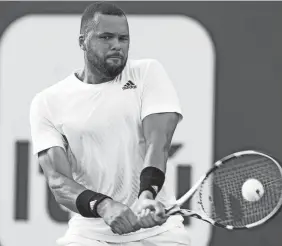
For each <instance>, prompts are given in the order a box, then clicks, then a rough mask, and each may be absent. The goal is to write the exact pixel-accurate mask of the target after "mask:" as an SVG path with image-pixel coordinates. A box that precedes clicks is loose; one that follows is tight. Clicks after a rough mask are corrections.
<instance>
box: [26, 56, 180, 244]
mask: <svg viewBox="0 0 282 246" xmlns="http://www.w3.org/2000/svg"><path fill="white" fill-rule="evenodd" d="M162 112H177V113H179V114H180V115H181V117H182V114H181V109H180V105H179V100H178V96H177V93H176V91H175V88H174V86H173V84H172V82H171V80H170V79H169V77H168V75H167V73H166V72H165V70H164V68H163V67H162V65H161V64H160V63H159V62H158V61H156V60H152V59H143V60H128V62H127V65H126V67H125V68H124V70H123V72H122V73H121V74H120V75H119V76H117V77H116V78H115V79H114V80H113V81H109V82H106V83H102V84H86V83H83V82H81V81H80V80H79V79H77V77H76V76H75V74H74V73H72V74H71V75H70V76H68V77H67V78H66V79H64V80H62V81H60V82H58V83H56V84H54V85H53V86H51V87H49V88H47V89H45V90H43V91H42V92H40V93H38V94H37V95H36V96H35V97H34V99H33V101H32V104H31V110H30V123H31V136H32V143H33V154H37V153H38V152H40V151H42V150H44V149H48V148H51V147H54V146H60V147H62V148H64V149H65V151H66V152H67V154H68V157H69V161H70V164H71V169H72V174H73V178H74V180H75V181H76V182H77V183H79V184H81V185H83V186H85V187H86V188H88V189H91V190H94V191H97V192H100V193H104V194H106V195H108V196H110V197H112V198H113V199H114V200H116V201H119V202H121V203H123V204H126V205H128V206H129V207H131V208H132V209H133V210H135V209H136V207H135V203H136V201H137V195H138V191H139V177H140V172H141V170H142V169H143V168H144V157H145V154H146V153H145V140H144V136H143V133H142V120H143V119H144V118H145V117H146V116H148V115H150V114H154V113H162ZM169 176H170V174H169V173H166V181H165V183H164V186H163V188H162V190H161V191H160V193H159V194H158V196H157V198H156V199H157V200H159V201H161V202H163V203H164V204H165V205H169V204H171V203H173V202H174V201H175V196H174V193H173V192H171V189H168V188H169V187H168V183H169V182H168V180H169ZM182 221H183V218H182V217H181V216H172V217H170V218H169V219H168V220H167V222H166V223H165V224H163V225H162V226H156V227H154V228H149V229H141V230H139V231H137V232H134V233H129V234H126V235H122V236H120V235H118V234H114V233H113V232H112V231H111V229H110V227H109V226H108V225H107V224H106V223H105V222H104V221H103V219H102V218H84V217H82V216H81V215H80V214H76V213H74V214H73V216H72V218H71V219H70V221H69V228H68V230H67V232H66V235H65V236H64V237H63V238H62V239H60V240H59V241H58V243H59V244H62V245H63V244H64V243H67V242H68V241H75V240H78V241H79V240H82V239H83V238H84V239H87V240H91V239H92V240H102V241H107V242H130V241H135V240H141V239H144V238H146V237H150V236H153V235H157V234H159V233H161V232H164V231H166V230H169V229H170V228H173V227H175V226H178V225H182ZM77 238H79V239H77Z"/></svg>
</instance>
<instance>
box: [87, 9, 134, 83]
mask: <svg viewBox="0 0 282 246" xmlns="http://www.w3.org/2000/svg"><path fill="white" fill-rule="evenodd" d="M88 30H89V31H88V32H87V34H86V36H85V38H86V40H85V41H86V42H85V43H86V47H85V48H86V50H85V52H86V58H87V60H88V61H89V63H90V64H91V65H92V66H94V67H95V69H97V70H98V71H99V72H100V73H101V74H102V75H103V76H104V77H106V78H114V77H116V76H117V75H119V74H120V73H121V72H122V70H123V69H124V67H125V65H126V62H127V57H128V49H129V30H128V23H127V20H126V17H124V16H115V15H103V14H96V15H95V16H94V18H93V24H90V25H89V28H88Z"/></svg>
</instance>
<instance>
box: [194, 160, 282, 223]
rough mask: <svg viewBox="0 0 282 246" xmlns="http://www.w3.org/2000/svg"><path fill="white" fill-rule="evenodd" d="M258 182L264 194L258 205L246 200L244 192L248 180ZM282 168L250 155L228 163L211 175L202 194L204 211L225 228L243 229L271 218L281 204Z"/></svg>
mask: <svg viewBox="0 0 282 246" xmlns="http://www.w3.org/2000/svg"><path fill="white" fill-rule="evenodd" d="M250 178H254V179H257V180H259V181H260V182H261V183H262V185H263V187H264V194H263V196H262V197H261V199H259V200H258V201H255V202H250V201H247V200H245V199H244V198H243V196H242V194H241V189H242V186H243V184H244V182H245V181H246V180H247V179H250ZM281 193H282V178H281V171H280V168H279V167H278V166H277V165H276V164H275V163H274V162H273V161H271V160H270V159H268V158H266V157H262V156H256V155H248V156H241V157H238V158H234V159H230V160H227V162H226V163H225V164H223V165H221V166H220V167H219V168H218V169H216V171H215V172H214V173H212V174H211V175H209V177H207V179H206V180H205V182H204V183H203V184H202V186H201V189H200V192H199V204H200V206H201V209H202V210H203V211H204V212H205V213H206V215H208V216H209V217H210V218H212V219H214V220H215V221H217V222H219V223H221V224H223V225H232V226H236V227H244V226H246V225H248V224H252V223H255V222H257V221H259V220H261V219H263V218H264V217H266V216H267V215H268V214H270V213H271V212H272V211H273V210H274V209H275V208H276V207H277V204H278V203H279V202H281Z"/></svg>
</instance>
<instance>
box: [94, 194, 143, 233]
mask: <svg viewBox="0 0 282 246" xmlns="http://www.w3.org/2000/svg"><path fill="white" fill-rule="evenodd" d="M97 212H98V214H99V215H100V216H101V217H102V218H103V219H104V221H105V223H106V224H107V225H109V226H110V227H111V229H112V231H113V232H114V233H117V234H119V235H122V234H126V233H130V232H134V231H137V230H139V229H140V228H141V226H140V225H139V223H138V217H137V216H136V214H135V213H134V212H133V211H132V210H131V209H130V208H129V207H127V206H126V205H124V204H122V203H119V202H117V201H114V200H111V199H105V200H104V201H102V202H101V203H100V204H99V205H98V207H97Z"/></svg>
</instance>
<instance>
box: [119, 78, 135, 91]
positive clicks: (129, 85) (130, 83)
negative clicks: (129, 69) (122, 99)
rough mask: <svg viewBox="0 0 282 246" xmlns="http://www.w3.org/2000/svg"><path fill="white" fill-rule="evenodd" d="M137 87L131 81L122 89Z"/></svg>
mask: <svg viewBox="0 0 282 246" xmlns="http://www.w3.org/2000/svg"><path fill="white" fill-rule="evenodd" d="M136 88H137V85H135V84H134V83H133V82H132V81H131V80H128V82H127V83H126V84H125V85H124V86H123V87H122V89H123V90H127V89H136Z"/></svg>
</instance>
